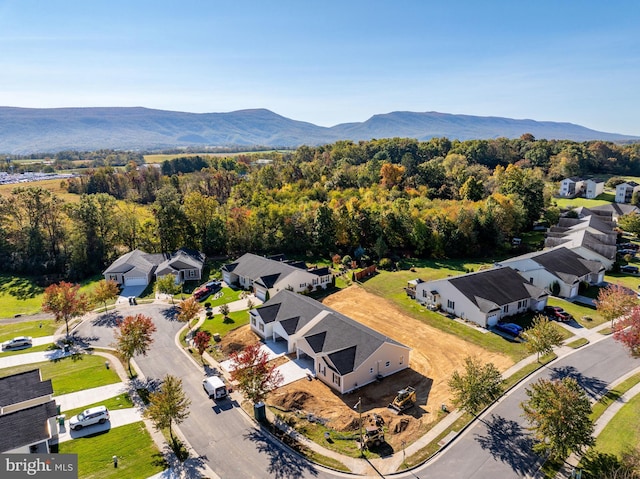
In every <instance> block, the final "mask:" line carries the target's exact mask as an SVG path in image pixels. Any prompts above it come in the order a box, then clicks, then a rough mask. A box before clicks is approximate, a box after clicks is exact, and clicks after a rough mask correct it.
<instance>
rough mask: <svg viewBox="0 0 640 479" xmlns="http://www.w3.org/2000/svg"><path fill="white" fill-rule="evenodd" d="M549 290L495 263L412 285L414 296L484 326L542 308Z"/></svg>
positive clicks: (431, 305)
mask: <svg viewBox="0 0 640 479" xmlns="http://www.w3.org/2000/svg"><path fill="white" fill-rule="evenodd" d="M548 297H549V294H548V293H547V292H546V291H545V290H543V289H542V288H539V287H537V286H535V285H533V284H531V283H530V282H529V281H528V280H526V279H524V278H523V277H522V276H520V275H519V274H518V273H517V272H516V271H515V270H513V269H511V268H508V267H497V268H492V269H487V270H483V271H478V272H476V273H469V274H464V275H461V276H456V277H452V278H445V279H439V280H435V281H426V282H424V283H420V284H418V285H417V286H416V300H417V301H418V302H419V303H421V304H424V305H425V306H427V307H428V308H430V309H441V310H443V311H445V312H447V313H450V314H453V315H455V316H457V317H459V318H462V319H464V320H467V321H472V322H474V323H476V324H478V325H479V326H482V327H484V328H488V327H491V326H494V325H496V324H497V323H498V321H500V320H501V319H503V318H505V317H507V316H512V315H514V314H518V313H523V312H525V311H542V309H543V308H544V307H545V306H546V304H547V299H548Z"/></svg>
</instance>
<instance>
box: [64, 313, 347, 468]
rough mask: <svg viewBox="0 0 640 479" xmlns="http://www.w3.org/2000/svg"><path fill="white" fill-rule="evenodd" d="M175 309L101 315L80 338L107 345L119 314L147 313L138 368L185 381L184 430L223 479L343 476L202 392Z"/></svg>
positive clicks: (157, 377) (200, 376)
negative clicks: (179, 336) (181, 345)
mask: <svg viewBox="0 0 640 479" xmlns="http://www.w3.org/2000/svg"><path fill="white" fill-rule="evenodd" d="M172 309H173V308H172V307H171V306H170V305H159V304H148V305H142V304H141V305H138V306H132V307H119V308H118V310H116V311H115V313H114V312H109V313H107V315H106V316H105V315H99V316H97V317H96V318H95V319H93V320H88V321H86V322H85V323H83V324H82V325H81V326H80V327H79V328H77V330H76V331H75V335H76V337H78V338H81V340H82V341H85V342H86V343H87V344H94V345H96V346H106V345H109V344H110V343H112V342H113V328H114V326H115V317H116V315H117V314H119V315H121V316H125V315H128V314H137V313H141V314H145V315H148V316H150V317H152V318H153V320H154V323H155V324H156V327H157V331H156V333H154V343H153V346H152V348H151V351H150V352H149V354H148V355H147V356H146V357H136V363H137V364H138V366H139V367H140V369H141V370H142V372H143V373H144V375H145V376H146V378H147V380H148V381H149V382H151V383H152V385H153V382H155V381H159V380H160V379H162V377H163V376H164V375H165V374H172V375H174V376H177V377H179V378H181V379H182V383H183V388H184V391H185V393H186V394H187V396H188V397H189V398H190V399H191V401H192V403H191V407H190V411H191V413H190V415H189V417H188V419H187V420H186V421H185V422H184V423H183V424H182V425H181V426H180V429H181V431H182V432H183V434H184V435H185V437H186V438H187V440H188V441H189V443H190V444H191V446H192V447H193V449H194V450H195V451H196V452H197V453H198V454H199V455H200V456H201V459H202V461H203V462H205V463H206V464H207V465H208V466H209V467H210V468H211V469H213V470H214V471H215V472H216V473H217V474H218V475H219V476H220V477H221V478H224V479H226V478H231V479H243V478H260V479H263V478H264V479H266V478H279V479H285V478H300V477H310V478H317V479H324V478H333V477H342V476H343V475H341V474H337V473H332V472H328V471H327V470H325V469H323V468H320V467H317V466H315V465H313V464H310V463H308V462H307V461H305V460H303V459H301V458H300V457H299V456H297V455H295V454H292V453H290V452H289V451H288V450H286V449H284V448H283V447H282V446H281V445H280V443H279V442H277V441H272V440H271V437H270V436H268V435H265V434H263V433H262V432H261V431H260V430H258V429H256V428H255V426H254V423H253V422H252V421H250V420H249V419H248V418H247V417H246V415H245V414H244V413H243V412H242V411H241V410H240V408H239V405H238V404H237V403H234V402H233V401H226V402H220V403H218V404H216V403H215V402H213V401H212V400H210V399H208V398H207V396H206V395H205V393H204V391H203V389H202V379H203V378H204V376H205V374H204V370H202V369H199V368H197V367H196V366H194V364H193V363H192V362H191V360H190V359H189V358H187V357H186V356H185V355H184V354H183V353H182V352H181V351H180V350H179V349H178V348H177V347H176V345H175V342H174V338H175V335H176V332H177V331H178V330H179V329H180V328H181V327H182V326H183V323H179V322H177V321H175V319H173V318H174V315H173V314H172V312H171V311H172Z"/></svg>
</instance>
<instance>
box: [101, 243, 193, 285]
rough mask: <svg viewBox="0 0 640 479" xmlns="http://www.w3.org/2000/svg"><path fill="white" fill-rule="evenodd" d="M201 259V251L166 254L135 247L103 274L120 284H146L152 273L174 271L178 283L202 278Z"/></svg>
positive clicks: (186, 250)
mask: <svg viewBox="0 0 640 479" xmlns="http://www.w3.org/2000/svg"><path fill="white" fill-rule="evenodd" d="M204 259H205V257H204V255H203V254H202V253H199V252H197V251H193V250H190V249H187V248H181V249H179V250H177V251H175V252H173V253H167V254H161V253H154V254H150V253H145V252H144V251H141V250H139V249H134V250H133V251H130V252H128V253H127V254H124V255H122V256H120V257H119V258H118V259H117V260H115V261H114V262H113V263H111V265H110V266H109V267H108V268H107V269H106V270H105V271H104V273H102V274H103V275H104V278H105V279H107V280H113V281H115V282H116V283H118V284H119V285H122V286H146V285H148V284H149V283H151V280H152V279H153V277H154V273H155V276H156V277H160V276H164V275H166V274H174V275H175V276H176V283H181V282H183V281H188V280H192V279H193V280H199V279H201V277H202V268H203V267H204Z"/></svg>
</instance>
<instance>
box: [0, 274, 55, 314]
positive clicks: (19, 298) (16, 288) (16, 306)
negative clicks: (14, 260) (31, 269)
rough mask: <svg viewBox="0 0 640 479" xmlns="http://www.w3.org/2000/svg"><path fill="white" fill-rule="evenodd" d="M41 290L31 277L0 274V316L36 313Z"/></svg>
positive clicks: (39, 304)
mask: <svg viewBox="0 0 640 479" xmlns="http://www.w3.org/2000/svg"><path fill="white" fill-rule="evenodd" d="M43 291H44V288H42V287H40V286H38V285H37V284H36V283H35V282H34V281H33V280H32V279H31V278H27V277H21V276H11V275H7V274H0V318H12V317H13V316H15V315H16V314H34V313H37V312H38V311H40V308H41V306H42V292H43Z"/></svg>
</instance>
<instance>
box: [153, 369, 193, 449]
mask: <svg viewBox="0 0 640 479" xmlns="http://www.w3.org/2000/svg"><path fill="white" fill-rule="evenodd" d="M190 405H191V400H190V399H189V398H187V396H186V395H185V393H184V390H183V389H182V381H181V380H180V379H179V378H177V377H175V376H171V375H169V374H167V375H166V376H165V377H164V380H163V381H162V386H160V390H159V391H156V392H152V393H151V394H150V395H149V406H148V407H147V409H146V410H145V412H144V416H145V417H147V418H148V419H150V420H151V422H153V424H154V426H155V427H156V429H165V428H168V429H169V435H170V436H171V440H172V442H175V440H174V438H173V429H172V425H173V424H180V423H182V422H183V421H184V420H185V419H186V418H187V417H189V406H190Z"/></svg>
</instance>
